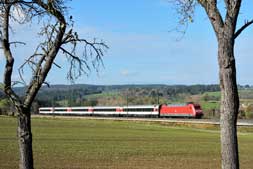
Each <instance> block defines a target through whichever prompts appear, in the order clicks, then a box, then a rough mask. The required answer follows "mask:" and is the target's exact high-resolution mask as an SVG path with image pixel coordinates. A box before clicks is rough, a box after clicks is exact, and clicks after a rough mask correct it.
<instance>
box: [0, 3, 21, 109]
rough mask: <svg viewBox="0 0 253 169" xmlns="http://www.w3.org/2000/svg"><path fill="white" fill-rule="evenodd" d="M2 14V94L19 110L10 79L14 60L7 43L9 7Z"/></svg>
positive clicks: (18, 101) (17, 98)
mask: <svg viewBox="0 0 253 169" xmlns="http://www.w3.org/2000/svg"><path fill="white" fill-rule="evenodd" d="M4 10H5V11H4V12H3V25H2V27H3V31H2V37H1V43H2V48H3V50H4V55H5V58H6V64H5V72H4V92H5V94H6V95H8V96H9V98H10V99H11V101H12V102H13V103H14V105H15V106H16V108H19V107H20V106H21V105H22V103H21V100H20V98H19V97H18V95H17V94H16V93H15V92H14V91H13V90H12V85H11V82H12V81H11V77H12V71H13V65H14V58H13V57H12V53H11V49H10V42H9V16H10V10H11V5H5V6H4Z"/></svg>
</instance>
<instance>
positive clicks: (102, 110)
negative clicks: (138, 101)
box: [40, 108, 154, 112]
mask: <svg viewBox="0 0 253 169" xmlns="http://www.w3.org/2000/svg"><path fill="white" fill-rule="evenodd" d="M40 111H41V112H45V111H52V109H42V110H40ZM53 111H60V112H63V111H68V109H54V110H53ZM69 111H72V112H79V111H85V112H87V111H89V109H70V110H69ZM90 111H95V112H116V111H117V110H116V109H93V110H92V109H90ZM150 111H154V109H153V108H125V109H123V112H150Z"/></svg>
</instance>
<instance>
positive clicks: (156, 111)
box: [39, 103, 203, 118]
mask: <svg viewBox="0 0 253 169" xmlns="http://www.w3.org/2000/svg"><path fill="white" fill-rule="evenodd" d="M39 114H41V115H80V116H85V115H86V116H117V117H189V118H201V117H202V116H203V111H202V109H201V106H200V105H199V104H194V103H187V104H179V105H166V104H162V105H139V106H93V107H92V106H88V107H41V108H39Z"/></svg>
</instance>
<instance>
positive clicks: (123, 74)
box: [120, 69, 138, 77]
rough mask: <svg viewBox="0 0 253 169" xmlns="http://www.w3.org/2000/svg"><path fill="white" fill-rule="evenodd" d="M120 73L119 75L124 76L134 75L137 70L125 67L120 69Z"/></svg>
mask: <svg viewBox="0 0 253 169" xmlns="http://www.w3.org/2000/svg"><path fill="white" fill-rule="evenodd" d="M120 75H121V76H125V77H126V76H128V77H129V76H136V75H138V72H136V71H129V70H126V69H125V70H121V71H120Z"/></svg>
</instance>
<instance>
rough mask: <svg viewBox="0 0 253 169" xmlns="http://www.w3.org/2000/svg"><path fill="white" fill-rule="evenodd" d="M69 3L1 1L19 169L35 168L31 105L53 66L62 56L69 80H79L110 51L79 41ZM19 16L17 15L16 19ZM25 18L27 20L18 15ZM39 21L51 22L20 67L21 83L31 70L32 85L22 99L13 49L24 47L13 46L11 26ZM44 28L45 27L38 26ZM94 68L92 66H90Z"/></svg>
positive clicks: (0, 37) (0, 32) (1, 38)
mask: <svg viewBox="0 0 253 169" xmlns="http://www.w3.org/2000/svg"><path fill="white" fill-rule="evenodd" d="M66 11H67V8H66V1H65V0H0V22H1V23H0V42H1V46H0V47H1V50H3V53H4V56H5V59H6V64H5V72H4V80H3V90H4V92H5V94H6V95H7V96H8V97H9V98H10V100H11V101H12V103H13V104H14V105H15V108H16V110H17V113H18V142H19V151H20V163H19V167H20V168H22V169H32V168H33V151H32V132H31V105H32V103H33V101H34V98H35V96H36V95H37V93H38V91H39V89H40V88H41V86H42V85H43V84H44V83H45V79H46V77H47V75H48V73H49V71H50V69H51V67H52V66H53V65H55V66H57V67H60V66H59V65H58V64H57V63H55V58H56V57H57V56H58V54H59V53H62V55H64V56H66V57H67V58H68V61H69V62H70V70H69V73H68V78H69V79H70V80H75V79H76V78H77V77H79V76H81V75H82V74H85V73H87V72H88V71H89V70H90V68H91V67H92V66H93V67H94V68H97V67H98V66H99V64H102V58H101V57H102V56H103V53H104V51H105V50H106V49H107V48H108V47H107V46H106V44H105V43H103V42H102V41H97V40H96V39H94V40H93V41H88V40H86V39H81V38H79V36H78V34H77V32H74V31H73V20H72V16H69V18H68V19H67V18H66V17H67V14H66ZM15 13H16V15H15ZM21 14H22V15H23V19H19V18H17V15H21ZM34 19H36V20H37V21H43V20H47V21H49V22H48V24H46V25H43V26H41V32H39V34H40V35H41V37H42V38H41V39H44V40H43V41H41V42H40V43H39V44H38V47H37V48H36V50H35V52H34V54H33V55H31V56H28V57H27V58H26V59H25V62H24V63H23V64H22V65H21V66H20V68H19V73H20V77H21V81H20V82H23V83H25V80H24V79H23V74H22V72H23V70H24V69H26V70H27V69H28V68H30V70H31V72H32V77H31V81H30V82H29V84H28V85H26V87H27V88H26V93H25V96H23V97H20V96H18V95H17V94H16V93H15V92H14V90H13V85H14V84H15V82H13V81H12V76H13V69H14V58H15V56H13V47H15V46H13V45H18V44H24V43H23V42H13V41H11V39H10V30H11V29H12V28H11V23H12V22H16V23H18V24H26V23H30V22H32V20H34ZM38 25H42V24H38ZM79 45H82V49H83V52H82V53H81V55H79V53H78V50H77V48H78V46H79ZM90 62H91V63H90ZM90 65H91V66H90Z"/></svg>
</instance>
